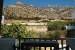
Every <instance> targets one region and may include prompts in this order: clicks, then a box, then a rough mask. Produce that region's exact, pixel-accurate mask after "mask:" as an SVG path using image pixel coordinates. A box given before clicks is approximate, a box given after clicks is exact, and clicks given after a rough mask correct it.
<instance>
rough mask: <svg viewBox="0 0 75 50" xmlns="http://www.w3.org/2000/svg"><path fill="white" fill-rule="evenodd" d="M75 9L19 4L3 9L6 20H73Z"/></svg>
mask: <svg viewBox="0 0 75 50" xmlns="http://www.w3.org/2000/svg"><path fill="white" fill-rule="evenodd" d="M73 11H74V7H71V6H46V7H41V8H38V7H34V6H33V5H28V4H24V3H22V2H17V3H15V4H13V5H9V6H4V7H3V15H4V16H5V19H15V20H26V19H33V20H34V19H35V20H40V19H71V13H72V12H73Z"/></svg>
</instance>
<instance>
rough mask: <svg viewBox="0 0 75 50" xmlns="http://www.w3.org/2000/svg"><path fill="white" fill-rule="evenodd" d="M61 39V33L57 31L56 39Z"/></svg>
mask: <svg viewBox="0 0 75 50" xmlns="http://www.w3.org/2000/svg"><path fill="white" fill-rule="evenodd" d="M60 37H61V31H60V30H55V38H60Z"/></svg>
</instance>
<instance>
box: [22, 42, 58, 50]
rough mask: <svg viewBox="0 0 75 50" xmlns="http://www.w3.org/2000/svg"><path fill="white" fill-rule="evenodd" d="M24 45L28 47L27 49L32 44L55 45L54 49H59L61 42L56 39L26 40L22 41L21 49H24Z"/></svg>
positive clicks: (39, 45) (37, 45)
mask: <svg viewBox="0 0 75 50" xmlns="http://www.w3.org/2000/svg"><path fill="white" fill-rule="evenodd" d="M24 46H25V47H26V50H30V49H28V47H30V46H35V47H54V50H59V43H57V42H55V41H25V42H22V43H21V49H22V50H24Z"/></svg>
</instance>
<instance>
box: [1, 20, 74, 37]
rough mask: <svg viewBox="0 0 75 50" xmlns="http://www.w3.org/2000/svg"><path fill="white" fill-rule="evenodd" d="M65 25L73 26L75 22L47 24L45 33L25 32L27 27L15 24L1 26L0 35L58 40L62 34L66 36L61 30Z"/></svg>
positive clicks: (64, 31)
mask: <svg viewBox="0 0 75 50" xmlns="http://www.w3.org/2000/svg"><path fill="white" fill-rule="evenodd" d="M66 25H75V20H72V21H66V22H62V21H55V22H48V24H47V28H48V31H47V32H46V33H44V32H43V33H35V32H34V31H33V30H29V31H28V30H27V28H26V26H27V25H22V24H15V23H12V25H10V26H9V25H1V35H2V36H3V37H21V38H27V37H29V38H31V37H33V38H34V37H35V38H36V37H40V38H60V36H61V35H62V34H64V36H65V37H66V36H67V31H66V30H64V29H62V28H64V26H66Z"/></svg>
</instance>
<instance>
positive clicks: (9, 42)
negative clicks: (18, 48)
mask: <svg viewBox="0 0 75 50" xmlns="http://www.w3.org/2000/svg"><path fill="white" fill-rule="evenodd" d="M14 46H15V38H0V50H15V47H14Z"/></svg>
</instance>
